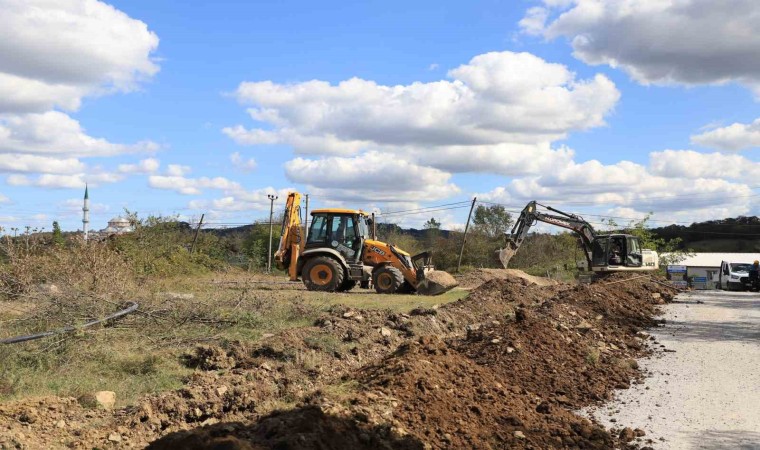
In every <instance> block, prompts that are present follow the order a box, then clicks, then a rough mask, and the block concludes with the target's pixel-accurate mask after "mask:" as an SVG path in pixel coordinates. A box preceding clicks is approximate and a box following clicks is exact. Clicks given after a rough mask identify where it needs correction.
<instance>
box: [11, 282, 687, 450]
mask: <svg viewBox="0 0 760 450" xmlns="http://www.w3.org/2000/svg"><path fill="white" fill-rule="evenodd" d="M542 284H546V285H544V286H541V285H538V284H535V283H533V282H532V281H530V280H529V279H527V278H526V277H524V276H521V277H516V276H512V275H509V274H506V275H504V276H500V277H499V278H495V279H492V280H490V281H487V282H485V283H483V284H482V285H481V286H480V287H478V288H476V289H475V290H473V291H472V292H471V293H470V295H469V296H468V297H466V298H465V299H462V300H459V301H457V302H454V303H450V304H447V305H444V306H442V307H440V308H432V309H418V310H414V311H411V312H410V313H409V314H398V313H393V312H390V311H378V310H366V311H365V310H357V309H350V308H345V307H337V308H332V309H331V310H330V311H328V312H327V313H326V314H325V315H324V316H323V317H321V318H319V319H318V320H317V321H316V323H315V324H314V325H313V326H311V327H305V328H299V329H292V330H287V331H285V332H283V333H281V334H278V335H271V336H268V337H266V338H265V339H263V340H262V341H261V342H260V343H258V344H257V345H252V346H251V345H243V344H240V343H229V344H228V345H226V346H225V347H224V348H221V347H214V346H203V347H199V348H198V349H196V350H195V351H194V352H192V353H191V354H189V355H188V356H187V358H186V363H187V364H188V365H189V366H191V367H195V368H196V372H195V374H194V375H193V376H192V377H191V378H190V379H189V380H188V381H187V383H186V385H185V387H184V388H182V389H180V390H178V391H172V392H167V393H162V394H159V395H151V396H147V397H145V398H144V399H143V400H142V401H140V402H139V403H138V405H137V406H135V407H132V408H127V409H122V410H117V411H113V412H111V411H103V410H97V409H88V408H86V407H83V406H81V405H80V404H79V403H78V402H77V401H76V399H40V400H38V401H33V400H25V401H21V402H14V403H9V404H6V405H1V406H0V430H1V431H0V436H3V437H2V438H0V448H4V447H8V448H14V447H16V446H21V447H23V448H55V446H59V447H62V446H66V447H69V448H92V447H101V448H102V447H108V446H125V445H126V444H129V445H131V446H137V447H139V446H145V445H147V444H148V443H150V442H153V444H152V446H151V448H156V449H163V448H197V449H201V448H203V449H206V448H237V449H249V448H250V449H260V448H278V449H296V448H307V449H308V448H315V449H316V448H320V449H332V448H335V449H338V448H357V449H364V448H367V449H369V448H398V449H423V448H425V449H431V448H504V447H509V448H563V447H580V448H610V447H611V446H612V445H618V444H616V442H617V435H618V432H617V431H614V432H609V431H606V430H604V429H602V428H601V427H599V426H597V425H595V424H592V423H591V422H589V421H588V420H586V419H583V418H581V417H579V416H577V415H575V414H574V413H573V412H572V411H573V410H576V409H578V408H580V407H582V406H586V405H589V404H592V403H595V402H601V401H604V400H605V399H608V398H610V396H611V392H612V391H613V390H614V389H618V388H626V387H628V386H629V385H630V383H631V382H637V380H638V378H639V377H640V373H639V372H638V371H637V365H636V362H635V360H634V358H637V357H641V356H643V355H645V354H646V352H647V347H646V345H645V342H644V339H643V338H642V336H641V335H640V334H638V332H639V331H640V330H641V329H643V328H645V327H649V326H654V325H656V321H655V320H654V319H653V317H654V315H655V314H656V312H657V305H658V304H660V303H662V302H663V301H664V300H667V299H670V298H672V296H673V295H674V294H675V292H674V291H672V290H671V289H669V288H667V287H664V286H662V285H659V284H656V283H653V282H651V281H650V280H649V278H635V277H633V278H632V277H631V276H630V275H613V276H611V277H608V278H607V279H605V280H603V281H602V282H597V283H594V284H591V285H570V284H554V283H542ZM278 405H280V406H287V405H291V406H289V407H287V408H286V409H284V410H282V411H277V406H278ZM292 405H295V407H293V406H292ZM273 411H274V412H273ZM30 417H31V419H30ZM619 445H623V444H619Z"/></svg>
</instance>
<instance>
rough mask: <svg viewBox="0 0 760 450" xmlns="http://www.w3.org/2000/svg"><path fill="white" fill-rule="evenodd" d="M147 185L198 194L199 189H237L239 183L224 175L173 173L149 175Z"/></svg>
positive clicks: (182, 192)
mask: <svg viewBox="0 0 760 450" xmlns="http://www.w3.org/2000/svg"><path fill="white" fill-rule="evenodd" d="M148 185H149V186H150V187H152V188H156V189H166V190H171V191H175V192H177V193H180V194H183V195H198V194H200V193H201V189H221V190H238V189H241V187H240V184H238V183H237V182H235V181H230V180H229V179H227V178H224V177H214V178H209V177H200V178H185V177H183V176H174V175H151V176H150V177H148Z"/></svg>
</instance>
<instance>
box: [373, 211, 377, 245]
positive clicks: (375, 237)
mask: <svg viewBox="0 0 760 450" xmlns="http://www.w3.org/2000/svg"><path fill="white" fill-rule="evenodd" d="M372 240H373V241H376V240H377V223H376V222H375V213H372Z"/></svg>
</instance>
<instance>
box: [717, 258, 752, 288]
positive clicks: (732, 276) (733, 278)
mask: <svg viewBox="0 0 760 450" xmlns="http://www.w3.org/2000/svg"><path fill="white" fill-rule="evenodd" d="M751 268H752V264H750V263H733V262H728V261H722V262H721V263H720V272H719V284H720V289H725V290H728V291H744V290H749V289H750V287H751V286H750V280H749V271H750V269H751Z"/></svg>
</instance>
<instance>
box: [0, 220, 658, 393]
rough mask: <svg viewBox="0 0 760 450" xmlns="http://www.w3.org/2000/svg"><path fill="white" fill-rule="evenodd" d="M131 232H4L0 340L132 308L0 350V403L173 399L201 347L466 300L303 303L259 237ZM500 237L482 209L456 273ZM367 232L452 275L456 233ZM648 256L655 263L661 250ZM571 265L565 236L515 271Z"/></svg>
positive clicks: (369, 295)
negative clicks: (354, 311)
mask: <svg viewBox="0 0 760 450" xmlns="http://www.w3.org/2000/svg"><path fill="white" fill-rule="evenodd" d="M129 218H130V220H131V222H132V225H133V227H134V229H135V231H134V232H133V233H129V234H125V235H121V236H112V237H110V238H106V239H92V240H91V241H90V242H84V241H83V240H82V239H81V236H79V235H76V234H70V233H62V232H61V230H60V227H59V226H58V224H57V223H54V224H53V227H52V231H51V232H44V231H42V230H34V229H24V230H18V229H14V230H2V233H0V235H2V238H0V338H7V337H11V336H18V335H26V334H32V333H37V332H42V331H48V330H55V329H60V328H63V327H66V326H77V325H81V324H83V323H85V322H87V321H90V320H93V319H98V318H102V317H105V316H107V315H108V314H111V313H113V312H115V311H118V310H120V309H123V308H124V307H125V306H126V305H127V304H128V302H132V301H134V302H137V303H139V305H140V308H139V310H138V311H137V312H135V313H133V314H131V315H129V316H127V317H125V318H123V319H121V320H119V321H118V322H115V323H112V324H108V325H107V326H95V327H92V328H88V329H87V330H81V331H77V332H75V333H69V334H60V335H56V336H52V337H48V338H45V339H41V340H36V341H31V342H28V343H22V344H13V345H0V361H2V365H1V366H0V399H2V400H7V399H13V398H21V397H31V396H44V395H59V396H71V397H75V398H87V396H88V395H90V394H91V393H92V392H95V391H98V390H111V391H116V392H118V398H117V402H118V403H117V404H118V405H124V404H130V403H132V402H134V401H135V400H136V399H137V398H138V397H139V396H141V395H143V394H145V393H150V392H160V391H165V390H169V389H173V388H177V387H180V386H182V385H183V384H184V382H185V381H186V379H187V377H188V376H190V374H191V373H192V370H191V368H188V367H186V366H185V364H184V363H183V361H184V359H183V355H185V354H187V353H188V352H190V351H192V349H193V348H195V347H196V346H197V345H200V344H214V345H220V346H225V345H230V344H231V343H238V342H239V343H243V344H245V343H252V342H255V341H257V340H259V339H261V338H262V336H265V335H268V334H272V333H277V332H279V331H282V330H286V329H289V328H295V327H302V326H306V325H311V324H313V323H314V322H315V320H317V318H319V317H320V315H322V314H324V313H325V312H326V311H328V310H329V309H330V308H331V307H333V306H335V305H337V304H342V305H346V306H349V307H354V308H361V309H391V310H393V311H396V312H409V311H411V310H413V309H415V308H432V307H434V306H435V305H438V304H443V303H448V302H452V301H455V300H458V299H460V298H462V297H464V296H465V295H466V294H467V291H464V290H461V289H457V290H453V291H451V292H449V293H447V294H444V295H442V296H438V297H424V296H415V295H394V296H380V295H376V294H374V292H370V291H367V290H360V289H356V290H354V291H352V292H349V293H342V294H328V293H317V292H307V291H305V290H304V289H303V286H302V285H301V284H300V283H289V282H287V281H286V278H285V275H284V274H282V273H275V274H271V275H269V274H265V273H264V270H265V267H266V261H267V254H266V252H267V248H268V237H269V225H268V224H266V223H257V224H254V225H252V226H248V227H245V228H242V229H232V230H203V231H201V232H200V233H199V234H198V236H197V239H195V230H194V229H193V228H192V227H190V226H189V225H188V224H186V223H183V222H180V221H178V220H177V219H176V218H175V217H147V218H144V219H141V218H139V217H138V216H137V215H136V214H129ZM511 223H512V217H511V216H510V215H509V213H508V212H506V211H505V210H504V209H503V207H500V206H491V207H484V206H479V207H478V208H477V209H476V210H475V213H474V220H473V224H472V225H471V227H470V230H469V232H468V235H467V243H466V246H465V250H464V253H463V255H462V271H463V272H464V271H467V270H471V269H473V268H497V267H499V262H498V258H497V256H496V251H497V250H498V249H499V248H500V247H501V246H502V243H503V232H504V230H507V229H508V228H509V227H510V225H511ZM644 225H645V224H644V223H641V224H636V226H635V227H634V230H636V232H638V233H642V234H641V235H640V236H641V237H642V238H648V237H647V235H646V233H647V230H646V228H645V226H644ZM278 231H279V227H275V233H277V232H278ZM378 232H379V236H378V238H379V239H381V240H385V241H388V242H391V243H394V244H396V245H398V246H399V247H401V248H403V249H405V250H407V251H410V252H417V251H422V250H426V249H433V251H434V261H435V263H436V265H437V266H438V267H439V268H442V269H444V270H448V271H454V270H455V269H456V267H457V260H458V258H459V251H460V248H461V243H462V238H463V233H462V232H460V231H448V230H442V229H441V226H440V222H439V221H438V220H436V219H435V218H431V219H430V220H429V221H428V222H427V223H426V225H425V228H424V229H423V230H419V231H416V232H414V231H405V230H402V229H400V228H399V227H397V226H391V225H387V224H383V225H381V226H380V227H379V229H378ZM193 242H194V244H193ZM645 242H651V243H652V245H655V246H658V249H659V248H660V247H661V246H664V245H670V243H665V242H661V241H657V240H651V241H646V240H645ZM671 243H672V242H671ZM580 258H582V254H581V250H580V249H579V248H578V246H577V242H576V238H575V237H574V236H572V235H571V234H569V233H560V234H551V235H550V234H534V235H531V236H530V237H529V238H528V239H527V240H526V242H525V244H524V246H523V248H522V249H521V251H520V252H518V254H517V255H516V256H515V258H514V259H513V260H512V264H513V265H514V267H515V268H520V269H523V270H525V271H527V272H528V273H530V274H533V275H540V276H547V275H548V276H551V277H554V278H559V279H572V278H573V277H574V276H575V270H576V269H575V261H576V260H577V259H580ZM325 345H327V344H325Z"/></svg>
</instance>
